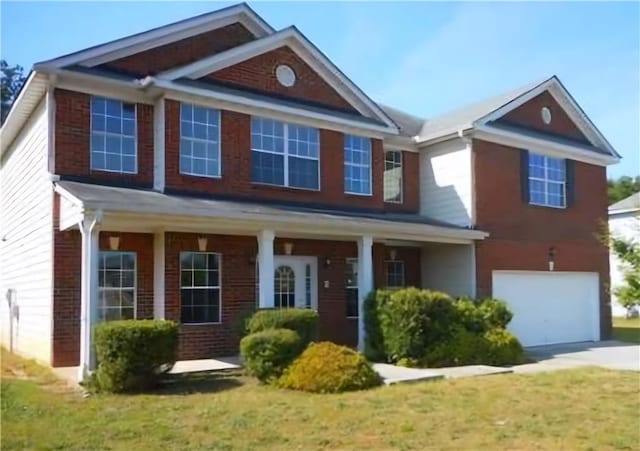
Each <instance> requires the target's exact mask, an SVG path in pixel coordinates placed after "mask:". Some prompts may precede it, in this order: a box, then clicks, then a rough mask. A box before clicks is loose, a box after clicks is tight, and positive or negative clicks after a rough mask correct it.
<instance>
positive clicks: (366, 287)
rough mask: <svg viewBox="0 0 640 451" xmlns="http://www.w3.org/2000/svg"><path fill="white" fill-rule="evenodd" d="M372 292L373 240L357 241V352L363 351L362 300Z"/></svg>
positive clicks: (368, 238)
mask: <svg viewBox="0 0 640 451" xmlns="http://www.w3.org/2000/svg"><path fill="white" fill-rule="evenodd" d="M371 290H373V238H372V237H371V236H362V237H360V238H359V239H358V350H359V351H364V337H365V330H364V300H365V298H366V297H367V295H368V294H369V292H370V291H371Z"/></svg>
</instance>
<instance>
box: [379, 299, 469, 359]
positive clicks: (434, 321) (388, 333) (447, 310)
mask: <svg viewBox="0 0 640 451" xmlns="http://www.w3.org/2000/svg"><path fill="white" fill-rule="evenodd" d="M453 304H454V302H453V299H452V298H451V297H450V296H449V295H447V294H445V293H441V292H438V291H429V290H418V289H416V288H406V289H402V290H398V291H395V292H393V293H392V294H391V298H390V300H389V302H387V303H386V304H385V305H384V306H383V308H382V309H381V311H380V314H379V318H380V319H379V320H380V326H381V330H382V336H383V340H384V347H385V350H386V353H387V356H388V357H389V358H390V359H391V360H393V361H396V360H398V359H402V358H410V359H420V358H422V357H424V355H425V351H426V349H427V348H428V347H429V346H431V345H434V344H436V343H439V342H441V341H443V340H446V339H447V338H449V337H450V336H451V334H452V329H453V326H454V324H455V321H456V318H457V311H456V309H455V307H454V305H453Z"/></svg>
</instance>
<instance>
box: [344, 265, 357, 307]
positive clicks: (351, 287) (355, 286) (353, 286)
mask: <svg viewBox="0 0 640 451" xmlns="http://www.w3.org/2000/svg"><path fill="white" fill-rule="evenodd" d="M346 264H347V265H356V274H357V273H358V258H357V257H348V258H347V260H346ZM344 288H345V290H346V289H354V288H355V289H356V290H359V287H358V277H356V279H355V285H346V284H345V287H344ZM358 296H360V293H358ZM358 299H359V298H358ZM356 307H359V306H358V305H356ZM346 317H347V319H357V318H359V317H360V312H358V314H357V315H355V316H354V315H346Z"/></svg>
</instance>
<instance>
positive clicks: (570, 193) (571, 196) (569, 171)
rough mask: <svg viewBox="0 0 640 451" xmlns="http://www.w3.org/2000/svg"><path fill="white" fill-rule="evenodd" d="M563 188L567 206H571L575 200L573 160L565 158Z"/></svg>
mask: <svg viewBox="0 0 640 451" xmlns="http://www.w3.org/2000/svg"><path fill="white" fill-rule="evenodd" d="M564 170H565V177H566V181H565V190H566V193H567V207H571V206H572V205H573V203H574V202H575V197H576V188H575V185H576V183H575V162H574V161H573V160H565V167H564Z"/></svg>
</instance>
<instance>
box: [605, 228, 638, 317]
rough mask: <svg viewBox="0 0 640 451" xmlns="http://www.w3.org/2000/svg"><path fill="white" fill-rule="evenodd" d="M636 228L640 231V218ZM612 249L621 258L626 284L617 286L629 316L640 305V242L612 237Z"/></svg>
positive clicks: (617, 291)
mask: <svg viewBox="0 0 640 451" xmlns="http://www.w3.org/2000/svg"><path fill="white" fill-rule="evenodd" d="M635 220H636V229H637V230H639V231H640V218H636V219H635ZM636 236H637V235H636ZM611 249H613V252H615V254H616V255H617V257H618V258H619V259H620V261H621V262H622V264H621V265H620V266H621V268H620V269H622V275H623V279H624V285H622V286H620V287H618V288H616V289H615V290H614V294H615V295H616V297H617V298H618V302H619V303H620V305H622V306H623V307H624V308H626V309H627V316H630V315H631V314H632V311H633V310H634V309H635V307H637V306H640V243H639V242H638V241H637V240H635V239H623V238H618V237H615V236H612V237H611Z"/></svg>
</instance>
